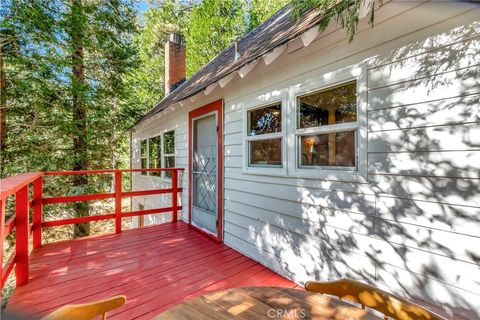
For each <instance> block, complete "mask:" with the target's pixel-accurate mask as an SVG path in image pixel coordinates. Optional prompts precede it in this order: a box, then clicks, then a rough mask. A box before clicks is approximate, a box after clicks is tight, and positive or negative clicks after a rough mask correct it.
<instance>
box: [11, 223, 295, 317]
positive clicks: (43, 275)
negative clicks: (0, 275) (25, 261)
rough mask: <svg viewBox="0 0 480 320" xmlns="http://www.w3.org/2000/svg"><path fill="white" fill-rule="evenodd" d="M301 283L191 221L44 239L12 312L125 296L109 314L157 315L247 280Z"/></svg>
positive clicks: (34, 312) (41, 311)
mask: <svg viewBox="0 0 480 320" xmlns="http://www.w3.org/2000/svg"><path fill="white" fill-rule="evenodd" d="M260 285H262V286H282V287H296V285H295V283H293V282H291V281H289V280H287V279H285V278H283V277H281V276H280V275H278V274H276V273H275V272H273V271H271V270H270V269H268V268H267V267H265V266H263V265H261V264H259V263H257V262H255V261H253V260H251V259H250V258H248V257H246V256H244V255H242V254H240V253H238V252H237V251H235V250H233V249H231V248H229V247H228V246H226V245H224V244H220V243H217V242H215V241H213V240H212V239H210V238H208V237H206V236H204V235H202V234H200V233H199V232H197V231H195V230H193V229H192V228H190V227H188V225H187V224H185V223H183V222H178V223H167V224H162V225H158V226H152V227H146V228H140V229H134V230H128V231H124V232H123V233H121V234H118V235H104V236H99V237H91V238H86V239H78V240H72V241H67V242H62V243H54V244H48V245H44V246H43V247H42V248H40V249H35V250H34V251H33V252H32V254H31V256H30V280H29V282H28V284H26V285H24V286H21V287H18V288H16V289H15V292H14V294H13V296H12V298H11V300H10V302H9V304H8V306H7V311H8V312H18V313H20V312H21V313H23V314H24V315H26V316H28V318H38V317H41V316H43V315H45V314H48V313H50V312H52V311H53V310H55V309H57V308H58V307H60V306H63V305H65V304H71V303H83V302H90V301H94V300H98V299H102V298H106V297H110V296H113V295H118V294H123V295H125V296H126V297H127V303H126V305H124V306H123V307H121V308H120V309H117V310H114V311H112V312H110V313H109V319H151V318H152V317H154V316H156V315H158V314H159V313H161V312H162V311H164V310H166V309H168V308H170V307H172V306H174V305H176V304H178V303H180V302H182V301H184V300H187V299H190V298H193V297H196V296H199V295H203V294H205V293H207V292H209V291H215V290H220V289H226V288H232V287H241V286H260Z"/></svg>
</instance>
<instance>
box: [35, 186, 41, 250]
mask: <svg viewBox="0 0 480 320" xmlns="http://www.w3.org/2000/svg"><path fill="white" fill-rule="evenodd" d="M42 198H43V178H42V177H40V178H38V179H37V180H35V181H33V248H35V249H36V248H40V247H41V246H42V217H43V203H42Z"/></svg>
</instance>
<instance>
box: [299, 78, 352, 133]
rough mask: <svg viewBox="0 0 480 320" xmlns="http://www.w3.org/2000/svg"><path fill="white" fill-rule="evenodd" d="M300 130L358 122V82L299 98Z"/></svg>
mask: <svg viewBox="0 0 480 320" xmlns="http://www.w3.org/2000/svg"><path fill="white" fill-rule="evenodd" d="M298 106H299V107H298V111H297V112H298V128H311V127H319V126H325V125H331V124H337V123H345V122H355V121H357V82H356V81H354V82H350V83H347V84H343V85H340V86H337V87H334V88H331V89H327V90H323V91H320V92H316V93H313V94H309V95H306V96H303V97H300V98H298Z"/></svg>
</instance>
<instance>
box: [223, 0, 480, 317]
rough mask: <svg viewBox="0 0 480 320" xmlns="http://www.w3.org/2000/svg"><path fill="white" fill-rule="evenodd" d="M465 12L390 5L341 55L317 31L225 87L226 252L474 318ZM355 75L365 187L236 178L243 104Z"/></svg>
mask: <svg viewBox="0 0 480 320" xmlns="http://www.w3.org/2000/svg"><path fill="white" fill-rule="evenodd" d="M389 6H390V7H389ZM470 8H471V6H457V7H453V6H452V5H451V4H450V5H447V4H445V3H444V4H438V3H429V4H423V5H422V4H420V3H415V4H412V3H408V4H407V3H404V4H398V3H389V4H387V5H386V7H385V8H382V9H381V10H379V12H378V15H377V19H379V20H378V21H380V22H378V23H377V26H376V27H375V29H373V30H371V29H369V28H368V27H366V26H362V25H361V31H360V32H359V33H358V34H357V36H356V38H355V40H354V41H353V42H352V43H351V44H347V43H344V42H341V41H339V38H342V35H341V34H342V31H335V30H333V29H332V28H330V30H329V32H325V33H324V34H326V35H325V36H322V35H320V39H317V40H316V41H315V42H314V43H312V44H311V45H310V46H312V47H310V46H309V47H307V48H305V49H303V50H298V51H296V52H294V53H292V54H290V55H287V56H285V57H282V58H279V59H282V60H281V61H278V64H276V63H273V65H275V68H272V69H268V71H269V72H268V71H267V69H263V70H258V72H255V71H253V72H252V78H254V79H255V81H254V82H255V85H249V84H247V83H245V82H244V81H243V80H237V81H235V82H233V83H232V84H231V85H232V86H233V87H235V90H236V91H237V94H236V95H232V96H231V98H228V95H227V98H226V104H225V242H226V243H227V244H229V245H230V246H232V247H234V248H236V249H237V250H239V251H241V252H243V253H244V254H246V255H248V256H250V257H253V258H254V259H256V260H258V261H260V262H262V263H264V264H266V265H268V266H269V267H271V268H273V269H275V270H277V271H278V272H280V273H282V274H284V275H286V276H289V277H291V278H293V279H294V280H296V281H298V282H300V283H302V282H304V281H307V280H311V279H318V280H327V279H336V278H340V277H352V278H356V279H363V280H367V281H372V282H374V283H375V284H377V285H379V286H383V287H384V288H387V289H388V288H391V289H392V290H395V291H396V292H398V293H400V294H404V295H407V296H414V297H418V298H422V299H423V300H425V301H428V302H433V303H435V304H437V305H441V306H444V307H445V309H448V310H451V311H452V312H455V313H456V314H457V315H459V316H460V315H461V316H463V317H465V318H467V319H473V318H479V317H480V314H479V311H478V310H479V309H480V251H479V249H478V248H480V236H479V234H480V104H479V101H480V81H479V79H480V58H479V57H480V21H477V20H478V16H480V10H478V9H476V10H475V11H469V10H470ZM434 10H435V11H436V13H437V14H426V13H427V12H433V11H434ZM380 28H381V29H382V30H381V31H380V30H379V29H380ZM335 40H336V41H335ZM361 63H365V64H366V65H367V67H368V71H367V72H368V74H367V78H368V82H367V89H368V99H367V100H368V101H367V102H368V103H367V114H368V115H367V121H368V124H367V129H368V140H367V151H368V155H367V160H368V161H367V162H368V165H367V167H368V183H356V182H355V181H351V182H345V181H344V182H340V181H327V180H314V179H305V178H303V179H299V178H295V177H293V176H289V175H288V174H287V175H285V176H275V177H273V176H265V175H261V176H260V175H254V174H245V173H244V172H243V171H242V161H243V157H244V155H243V153H242V141H243V137H242V128H241V127H239V125H240V124H241V123H242V122H241V121H240V120H241V119H242V114H243V113H242V106H243V105H246V104H249V102H250V101H251V100H253V99H255V97H258V96H261V95H268V94H271V93H272V92H279V91H282V90H287V91H288V90H289V89H290V88H292V86H298V85H299V84H302V83H305V82H308V81H310V80H309V79H314V78H315V77H321V76H322V75H323V74H327V73H329V72H332V71H335V70H338V69H341V68H344V67H348V66H351V65H357V64H361ZM279 65H280V67H279ZM249 76H250V74H249ZM247 78H248V76H247ZM260 88H261V89H260Z"/></svg>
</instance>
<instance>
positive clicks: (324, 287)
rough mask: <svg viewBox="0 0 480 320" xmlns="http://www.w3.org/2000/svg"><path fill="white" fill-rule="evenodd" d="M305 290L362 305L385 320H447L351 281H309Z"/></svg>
mask: <svg viewBox="0 0 480 320" xmlns="http://www.w3.org/2000/svg"><path fill="white" fill-rule="evenodd" d="M305 289H307V291H312V292H318V293H323V294H329V295H332V296H336V297H338V298H340V299H345V300H349V301H353V302H357V303H360V304H361V305H362V306H366V307H369V308H371V309H375V310H377V311H379V312H381V313H383V314H384V315H385V319H387V317H391V318H393V319H398V320H446V319H445V318H443V317H441V316H439V315H437V314H435V313H433V312H431V311H429V310H427V309H425V308H422V307H420V306H419V305H416V304H414V303H412V302H409V301H408V300H405V299H403V298H401V297H398V296H396V295H393V294H390V293H388V292H386V291H383V290H381V289H378V288H375V287H373V286H370V285H368V284H365V283H362V282H358V281H355V280H351V279H341V280H338V281H332V282H316V281H308V282H307V283H306V284H305Z"/></svg>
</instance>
